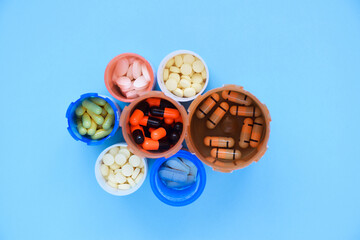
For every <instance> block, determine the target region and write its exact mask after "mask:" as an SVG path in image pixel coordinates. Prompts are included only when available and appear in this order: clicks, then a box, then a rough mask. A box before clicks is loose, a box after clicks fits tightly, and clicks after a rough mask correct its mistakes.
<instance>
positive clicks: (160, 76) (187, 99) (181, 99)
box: [156, 50, 209, 102]
mask: <svg viewBox="0 0 360 240" xmlns="http://www.w3.org/2000/svg"><path fill="white" fill-rule="evenodd" d="M180 54H191V55H194V56H195V57H197V58H198V59H200V60H201V62H202V63H203V64H204V66H205V70H206V81H205V83H204V87H203V88H202V89H201V91H200V92H198V93H197V94H195V96H192V97H178V96H176V95H175V94H173V93H172V92H170V91H169V90H168V89H167V88H166V86H165V82H164V76H163V72H164V69H165V65H166V63H167V62H168V61H169V59H170V58H173V57H175V56H177V55H180ZM156 81H157V82H158V85H159V87H160V89H161V91H162V92H164V94H165V95H166V96H168V97H171V98H172V99H174V100H175V101H178V102H190V101H192V100H194V99H195V98H197V97H198V96H200V95H201V94H202V93H203V92H204V91H205V89H206V88H207V85H208V83H209V69H208V66H207V64H206V62H205V61H204V59H203V58H202V57H201V56H200V55H199V54H197V53H195V52H193V51H190V50H176V51H173V52H171V53H169V54H168V55H166V56H165V57H164V58H163V60H162V61H161V62H160V64H159V68H158V70H157V79H156Z"/></svg>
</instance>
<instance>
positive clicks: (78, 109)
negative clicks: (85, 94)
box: [75, 106, 85, 117]
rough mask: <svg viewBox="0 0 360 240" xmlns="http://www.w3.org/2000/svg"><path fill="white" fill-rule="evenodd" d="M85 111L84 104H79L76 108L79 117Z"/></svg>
mask: <svg viewBox="0 0 360 240" xmlns="http://www.w3.org/2000/svg"><path fill="white" fill-rule="evenodd" d="M84 112H85V108H84V107H83V106H78V107H77V108H76V109H75V114H76V116H78V117H81V116H82V115H83V114H84Z"/></svg>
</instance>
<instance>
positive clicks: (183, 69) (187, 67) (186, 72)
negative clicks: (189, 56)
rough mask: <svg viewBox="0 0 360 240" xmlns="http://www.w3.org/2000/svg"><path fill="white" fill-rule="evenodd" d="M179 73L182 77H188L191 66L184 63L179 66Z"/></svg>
mask: <svg viewBox="0 0 360 240" xmlns="http://www.w3.org/2000/svg"><path fill="white" fill-rule="evenodd" d="M180 71H181V73H182V74H184V75H190V74H191V72H192V68H191V65H190V64H189V63H185V64H183V65H182V66H181V68H180Z"/></svg>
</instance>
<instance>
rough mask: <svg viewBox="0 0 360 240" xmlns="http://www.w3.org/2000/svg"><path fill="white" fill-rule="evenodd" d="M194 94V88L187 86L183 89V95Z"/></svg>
mask: <svg viewBox="0 0 360 240" xmlns="http://www.w3.org/2000/svg"><path fill="white" fill-rule="evenodd" d="M195 95H196V91H195V89H194V88H192V87H189V88H185V89H184V96H185V97H193V96H195Z"/></svg>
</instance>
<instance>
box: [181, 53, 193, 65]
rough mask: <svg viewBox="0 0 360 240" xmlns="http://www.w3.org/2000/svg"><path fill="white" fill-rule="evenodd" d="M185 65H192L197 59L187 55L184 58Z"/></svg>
mask: <svg viewBox="0 0 360 240" xmlns="http://www.w3.org/2000/svg"><path fill="white" fill-rule="evenodd" d="M183 60H184V63H189V64H192V63H193V62H194V61H195V57H194V56H193V55H190V54H185V55H184V57H183Z"/></svg>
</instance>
